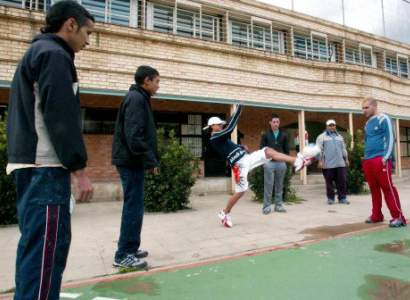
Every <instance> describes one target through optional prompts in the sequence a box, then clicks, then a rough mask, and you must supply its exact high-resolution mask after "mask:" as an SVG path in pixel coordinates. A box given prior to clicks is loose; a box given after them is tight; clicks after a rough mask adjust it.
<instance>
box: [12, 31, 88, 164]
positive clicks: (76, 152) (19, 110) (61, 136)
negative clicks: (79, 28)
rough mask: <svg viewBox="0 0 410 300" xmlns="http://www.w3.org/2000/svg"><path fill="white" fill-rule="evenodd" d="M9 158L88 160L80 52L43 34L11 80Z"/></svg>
mask: <svg viewBox="0 0 410 300" xmlns="http://www.w3.org/2000/svg"><path fill="white" fill-rule="evenodd" d="M7 150H8V162H9V163H21V164H56V163H57V164H62V165H63V166H64V167H66V168H67V169H68V170H70V171H74V170H78V169H82V168H84V167H85V165H86V161H87V153H86V149H85V145H84V141H83V137H82V128H81V114H80V97H79V90H78V79H77V72H76V69H75V66H74V52H73V50H72V49H71V48H70V47H69V46H68V44H67V43H66V42H65V41H64V40H63V39H62V38H60V37H58V36H57V35H54V34H41V35H38V36H37V37H35V38H34V39H33V42H32V45H31V46H30V48H29V49H28V50H27V51H26V53H25V54H24V56H23V58H22V60H21V61H20V63H19V65H18V67H17V70H16V73H15V74H14V78H13V81H12V84H11V91H10V101H9V107H8V122H7Z"/></svg>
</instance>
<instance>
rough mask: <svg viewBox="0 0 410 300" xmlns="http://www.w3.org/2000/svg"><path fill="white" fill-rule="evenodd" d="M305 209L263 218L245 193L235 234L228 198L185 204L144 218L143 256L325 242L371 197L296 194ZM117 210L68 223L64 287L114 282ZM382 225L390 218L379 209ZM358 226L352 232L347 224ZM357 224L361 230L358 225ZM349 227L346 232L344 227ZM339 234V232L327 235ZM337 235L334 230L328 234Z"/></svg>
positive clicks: (165, 258)
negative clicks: (109, 278)
mask: <svg viewBox="0 0 410 300" xmlns="http://www.w3.org/2000/svg"><path fill="white" fill-rule="evenodd" d="M397 187H398V189H399V193H400V195H401V199H402V205H403V211H404V214H405V215H406V216H407V217H409V215H410V197H409V196H410V185H409V184H408V181H402V182H400V183H399V184H398V185H397ZM298 193H299V194H300V196H301V197H303V198H304V199H305V200H306V201H304V202H303V203H301V204H294V205H288V206H287V207H286V209H287V210H288V212H287V213H286V214H279V213H272V214H269V215H263V214H262V213H261V204H259V203H256V202H252V201H251V200H250V198H251V194H250V193H248V194H247V195H246V197H244V199H241V200H240V202H239V203H238V205H237V206H236V207H235V208H234V210H233V222H234V227H233V228H231V229H227V228H224V227H222V226H221V225H220V224H219V222H218V219H217V216H216V214H217V212H218V210H220V209H221V208H222V207H223V206H224V205H225V203H226V200H227V198H228V195H227V194H207V195H205V196H202V197H201V196H192V197H191V205H192V209H191V210H185V211H181V212H177V213H168V214H163V213H147V214H146V216H145V219H144V227H143V236H142V241H143V242H142V248H144V249H147V250H148V251H149V252H150V256H149V257H148V262H149V265H150V267H151V268H157V267H160V266H172V265H176V264H182V263H189V262H197V261H201V260H206V259H210V258H216V257H220V256H226V255H235V254H238V253H243V252H245V251H249V250H254V249H260V248H265V247H272V246H279V245H284V244H287V243H295V242H298V241H302V240H306V239H315V238H318V237H320V238H323V237H326V236H331V235H332V234H334V233H335V232H336V233H337V232H338V230H342V231H343V230H357V229H360V228H362V227H363V225H361V223H362V222H363V220H364V219H365V218H366V217H367V216H368V215H369V212H370V196H369V195H360V196H351V197H350V198H349V200H350V201H351V205H338V204H336V205H332V206H329V205H327V204H326V203H325V195H324V190H321V189H320V190H318V189H317V188H316V189H312V188H309V187H307V188H303V187H298ZM121 208H122V202H98V203H88V204H81V205H77V206H76V209H75V211H74V215H73V218H72V232H73V237H72V244H71V250H70V255H69V258H68V263H67V268H66V271H65V273H64V279H63V280H64V282H68V281H72V280H79V279H85V278H91V277H95V276H102V275H107V274H114V273H116V272H117V270H116V269H114V268H112V267H111V264H112V259H113V254H114V251H115V249H116V243H117V239H118V232H119V225H120V214H121ZM384 213H385V218H386V219H387V220H388V219H389V213H388V212H387V211H386V209H385V208H384ZM354 223H357V224H354ZM359 223H360V224H359ZM346 224H353V225H346ZM327 226H339V227H327ZM334 228H339V229H334ZM343 228H345V229H343ZM18 238H19V232H18V228H17V226H11V227H5V228H0V246H1V249H2V255H1V256H0V270H1V272H0V291H4V290H7V289H10V288H12V287H13V286H14V263H15V254H16V245H17V242H18Z"/></svg>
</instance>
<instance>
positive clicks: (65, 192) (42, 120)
mask: <svg viewBox="0 0 410 300" xmlns="http://www.w3.org/2000/svg"><path fill="white" fill-rule="evenodd" d="M93 27H94V18H93V17H92V16H91V15H90V13H89V12H88V11H87V10H86V9H85V8H83V7H82V6H81V5H80V4H78V3H77V2H75V1H60V2H57V3H56V4H55V5H53V6H52V7H51V8H50V10H49V11H48V13H47V16H46V24H45V26H44V27H43V28H42V29H41V32H42V34H40V35H38V36H36V37H35V38H34V40H33V42H32V44H31V46H30V48H29V49H28V50H27V51H26V53H25V54H24V56H23V58H22V60H21V61H20V63H19V65H18V67H17V70H16V72H15V74H14V78H13V82H12V84H11V91H10V101H9V108H8V124H7V151H8V165H7V173H9V174H10V173H11V174H12V175H13V177H14V179H15V183H16V188H17V217H18V222H19V229H20V232H21V237H20V240H19V243H18V248H17V259H16V279H15V280H16V291H15V295H14V299H15V300H23V299H24V300H33V299H36V300H45V299H51V300H54V299H59V293H60V286H61V279H62V277H63V271H64V268H65V265H66V261H67V256H68V250H69V246H70V241H71V224H70V212H69V210H70V189H71V184H70V177H71V175H73V178H74V180H75V184H76V186H77V189H78V191H79V196H78V199H79V200H89V199H90V198H91V196H92V186H91V183H90V181H89V179H88V177H87V175H86V174H85V171H84V170H85V167H86V162H87V153H86V149H85V145H84V141H83V137H82V129H81V118H80V98H79V89H78V77H77V72H76V68H75V65H74V56H75V55H74V54H75V52H79V51H80V50H81V49H83V48H84V47H85V46H86V45H88V44H89V35H90V34H91V32H92V31H93Z"/></svg>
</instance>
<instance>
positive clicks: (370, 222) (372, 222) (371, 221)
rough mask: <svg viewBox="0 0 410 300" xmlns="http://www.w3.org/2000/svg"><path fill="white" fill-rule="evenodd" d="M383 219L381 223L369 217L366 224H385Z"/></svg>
mask: <svg viewBox="0 0 410 300" xmlns="http://www.w3.org/2000/svg"><path fill="white" fill-rule="evenodd" d="M383 221H384V220H383V219H381V220H379V221H374V220H373V219H372V217H368V218H367V219H366V220H365V221H364V222H365V223H366V224H376V223H383Z"/></svg>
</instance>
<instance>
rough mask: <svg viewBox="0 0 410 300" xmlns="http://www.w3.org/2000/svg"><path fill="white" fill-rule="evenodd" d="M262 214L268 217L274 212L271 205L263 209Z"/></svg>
mask: <svg viewBox="0 0 410 300" xmlns="http://www.w3.org/2000/svg"><path fill="white" fill-rule="evenodd" d="M262 212H263V214H264V215H268V214H270V213H271V212H272V207H271V206H270V205H269V206H266V207H264V208H263V209H262Z"/></svg>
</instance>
